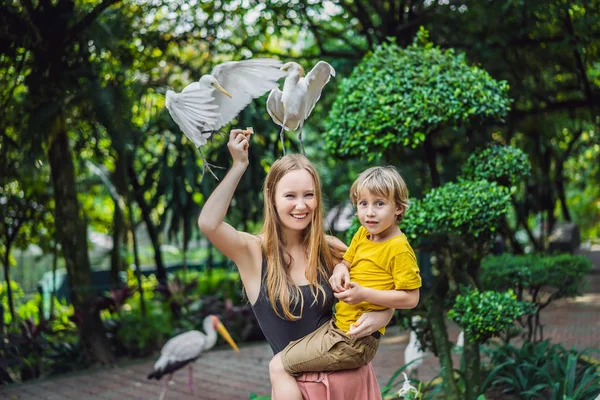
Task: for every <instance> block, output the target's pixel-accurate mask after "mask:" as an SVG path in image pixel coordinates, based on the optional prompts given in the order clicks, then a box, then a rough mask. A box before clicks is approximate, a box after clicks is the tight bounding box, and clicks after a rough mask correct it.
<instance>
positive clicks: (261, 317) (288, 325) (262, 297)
mask: <svg viewBox="0 0 600 400" xmlns="http://www.w3.org/2000/svg"><path fill="white" fill-rule="evenodd" d="M261 269H262V271H261V275H262V279H261V285H260V291H259V292H258V298H257V299H256V302H255V303H254V304H252V310H253V311H254V315H255V316H256V319H257V320H258V324H259V325H260V329H261V330H262V331H263V333H264V335H265V338H266V339H267V342H268V343H269V345H271V349H272V350H273V354H277V353H279V352H280V351H281V350H283V349H284V348H285V347H286V346H287V345H288V344H289V343H290V342H291V341H293V340H297V339H300V338H302V337H304V336H306V335H308V334H309V333H311V332H313V331H315V330H316V329H317V328H319V327H320V326H321V325H323V324H324V323H326V322H327V321H329V320H330V319H331V317H332V315H333V303H334V296H333V292H332V291H331V288H330V287H329V285H328V284H327V282H321V286H322V287H323V289H324V290H325V299H326V301H325V304H323V297H322V296H321V295H319V297H318V300H317V301H316V302H315V301H314V297H313V294H312V293H311V291H310V286H309V285H302V286H300V290H301V291H302V296H303V299H304V309H303V312H302V318H300V319H298V320H295V321H290V320H287V319H283V318H280V317H279V316H278V315H277V314H276V313H275V310H273V308H272V307H271V302H270V301H269V297H268V296H267V285H266V283H265V280H266V279H265V278H266V275H267V260H266V258H265V257H263V262H262V267H261ZM277 305H278V306H279V307H280V305H279V304H277ZM290 311H291V312H292V314H294V315H299V314H300V304H294V305H292V306H291V307H290ZM280 314H281V315H283V313H282V312H280Z"/></svg>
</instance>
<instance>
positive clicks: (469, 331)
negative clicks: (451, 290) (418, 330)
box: [448, 289, 535, 343]
mask: <svg viewBox="0 0 600 400" xmlns="http://www.w3.org/2000/svg"><path fill="white" fill-rule="evenodd" d="M534 309H535V307H534V306H533V305H532V304H531V303H529V302H526V301H519V300H517V296H516V295H515V294H514V293H513V291H512V290H509V291H507V292H503V293H502V292H495V291H486V292H479V291H478V290H476V289H475V290H471V291H468V292H466V293H464V294H460V295H458V296H457V297H456V302H455V303H454V307H453V308H452V309H451V310H450V311H449V312H448V317H449V318H451V319H452V320H453V321H454V322H456V323H457V324H458V325H459V326H460V327H461V328H462V329H463V330H464V331H465V337H466V338H467V339H468V340H470V341H471V342H477V343H485V342H486V341H487V340H488V339H490V338H492V337H494V336H499V335H500V334H501V333H502V332H504V331H506V330H507V329H509V328H510V327H511V326H512V325H513V323H514V322H515V320H516V319H517V318H519V317H520V316H521V315H523V314H527V313H531V312H533V311H534Z"/></svg>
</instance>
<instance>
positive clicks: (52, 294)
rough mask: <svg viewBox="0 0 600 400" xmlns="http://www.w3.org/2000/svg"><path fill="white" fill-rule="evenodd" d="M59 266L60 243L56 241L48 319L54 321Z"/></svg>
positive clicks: (53, 250) (53, 247)
mask: <svg viewBox="0 0 600 400" xmlns="http://www.w3.org/2000/svg"><path fill="white" fill-rule="evenodd" d="M57 264H58V243H56V239H54V246H52V291H51V292H50V316H49V318H48V319H52V317H53V316H54V299H56V267H57Z"/></svg>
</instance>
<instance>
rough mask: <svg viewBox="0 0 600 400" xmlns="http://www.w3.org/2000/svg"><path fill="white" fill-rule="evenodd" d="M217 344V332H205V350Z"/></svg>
mask: <svg viewBox="0 0 600 400" xmlns="http://www.w3.org/2000/svg"><path fill="white" fill-rule="evenodd" d="M216 343H217V332H215V331H214V330H211V331H208V332H206V347H205V350H208V349H211V348H213V347H215V344H216Z"/></svg>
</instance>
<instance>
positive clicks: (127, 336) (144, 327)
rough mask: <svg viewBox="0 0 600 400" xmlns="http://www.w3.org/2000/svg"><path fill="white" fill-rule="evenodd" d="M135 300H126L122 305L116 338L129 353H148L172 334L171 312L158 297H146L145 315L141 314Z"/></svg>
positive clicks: (158, 346)
mask: <svg viewBox="0 0 600 400" xmlns="http://www.w3.org/2000/svg"><path fill="white" fill-rule="evenodd" d="M135 300H136V299H135V298H132V299H131V300H128V301H127V302H126V304H125V306H124V307H123V311H122V312H121V314H120V316H119V318H118V321H119V322H120V326H119V329H118V331H117V338H118V339H119V341H120V343H121V344H122V345H123V346H124V347H125V348H127V349H128V350H129V352H130V354H136V355H140V354H149V353H150V352H152V351H154V350H155V349H157V348H160V346H162V345H163V344H164V343H165V341H166V340H167V339H168V338H169V337H170V336H171V335H172V334H173V324H172V320H171V313H170V312H169V311H168V309H167V308H166V307H165V305H164V303H162V302H161V301H160V300H159V299H152V300H149V299H147V301H146V315H142V313H141V309H140V307H139V302H136V301H135Z"/></svg>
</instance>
